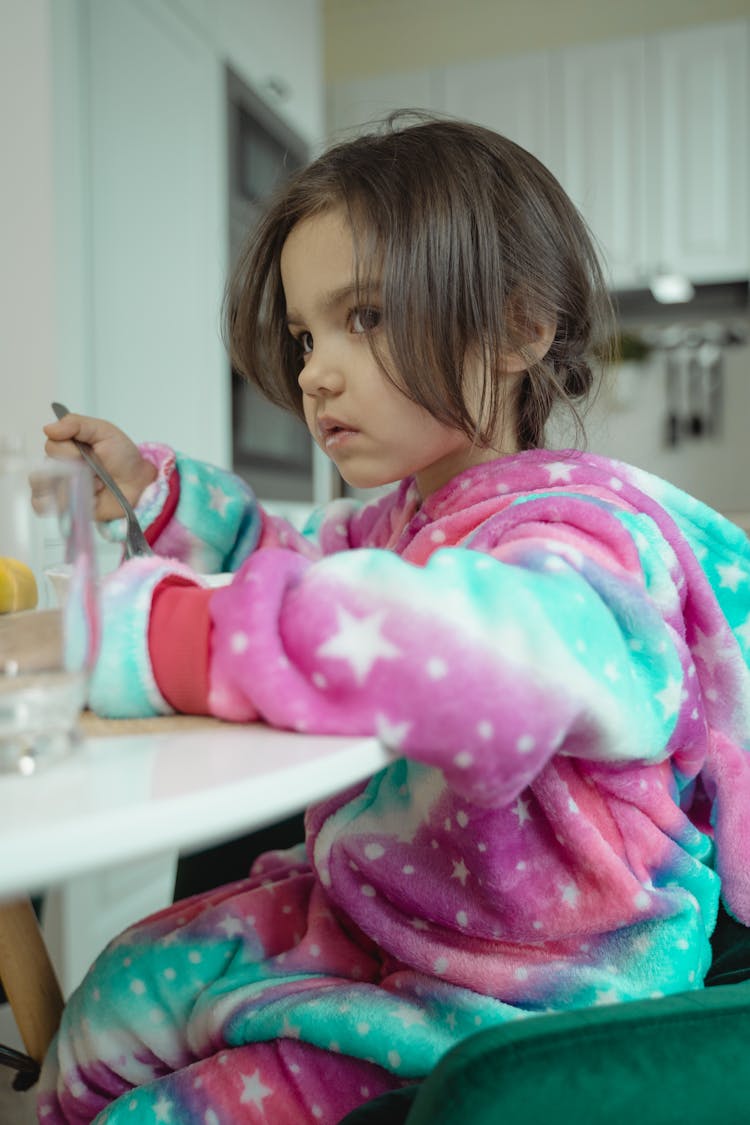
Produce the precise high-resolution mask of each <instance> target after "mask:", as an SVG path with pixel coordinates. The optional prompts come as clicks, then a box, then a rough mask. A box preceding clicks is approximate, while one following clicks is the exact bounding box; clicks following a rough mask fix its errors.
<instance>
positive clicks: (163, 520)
mask: <svg viewBox="0 0 750 1125" xmlns="http://www.w3.org/2000/svg"><path fill="white" fill-rule="evenodd" d="M167 483H168V485H169V492H168V493H167V499H166V500H165V501H164V507H163V508H162V510H161V511H160V512H159V515H158V516H157V517H156V519H155V520H154V522H153V523H152V524H150V526H149V527H147V528H146V542H147V543H148V544H149V545H150V546H151V547H153V545H154V543H155V542H156V540H157V539H158V538H159V536H160V535H161V533H162V531H163V530H164V528H165V527H166V526H167V524H168V523H169V521H170V520H171V518H172V516H173V515H174V514H175V511H176V509H177V503H178V501H179V499H180V474H179V473H178V472H177V470H176V469H175V470H174V471H173V472H172V474H171V475H170V477H169V481H168V482H167Z"/></svg>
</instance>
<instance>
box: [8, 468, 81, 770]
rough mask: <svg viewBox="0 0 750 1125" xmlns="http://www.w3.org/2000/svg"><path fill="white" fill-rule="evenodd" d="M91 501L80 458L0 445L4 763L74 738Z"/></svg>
mask: <svg viewBox="0 0 750 1125" xmlns="http://www.w3.org/2000/svg"><path fill="white" fill-rule="evenodd" d="M92 510H93V486H92V478H91V472H90V470H89V469H88V467H87V466H86V465H84V464H83V463H81V462H76V463H73V462H61V461H49V460H47V461H42V462H34V461H33V460H31V459H28V458H26V457H23V456H22V455H20V454H18V453H12V452H7V451H6V452H3V451H2V450H0V772H2V773H9V772H12V773H22V774H30V773H34V772H35V771H36V770H37V769H38V768H39V767H40V766H42V765H46V764H48V763H51V762H54V761H57V760H59V759H61V758H64V757H65V756H67V755H68V754H69V753H70V752H71V751H72V750H73V749H74V748H75V747H76V746H77V745H78V743H79V741H80V734H79V730H78V719H79V716H80V713H81V711H82V709H83V707H84V705H85V701H86V695H87V689H88V680H89V676H90V673H91V670H92V668H93V665H94V661H95V660H96V654H97V647H98V635H99V614H98V606H97V600H96V599H97V595H96V574H95V569H96V567H95V554H94V543H93V522H92ZM48 571H51V572H54V573H55V574H56V575H63V576H64V592H63V594H62V596H61V594H60V586H59V583H58V587H57V589H55V587H54V586H53V584H52V582H51V581H50V580H49V578H48V577H47V572H48Z"/></svg>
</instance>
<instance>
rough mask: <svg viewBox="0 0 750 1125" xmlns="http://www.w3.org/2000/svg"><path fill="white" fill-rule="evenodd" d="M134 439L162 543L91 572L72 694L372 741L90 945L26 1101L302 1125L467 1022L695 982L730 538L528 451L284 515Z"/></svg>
mask: <svg viewBox="0 0 750 1125" xmlns="http://www.w3.org/2000/svg"><path fill="white" fill-rule="evenodd" d="M143 450H144V453H145V454H146V455H147V456H149V457H150V458H151V459H152V460H154V462H155V463H156V464H157V465H158V467H159V479H158V480H157V481H156V482H155V483H154V484H153V485H152V486H151V487H150V489H149V490H147V493H146V494H145V495H144V497H143V499H142V502H141V506H140V507H141V514H142V515H143V517H144V519H145V520H146V522H148V523H150V524H151V531H150V535H151V538H152V539H153V540H155V546H156V549H157V550H158V551H159V552H160V553H161V555H162V556H164V557H157V558H153V559H136V560H133V561H130V562H128V563H126V564H124V565H123V566H122V567H121V568H120V569H119V570H118V571H117V572H116V573H115V574H114V575H113V576H112V577H111V578H110V579H109V580H108V581H107V583H106V585H105V591H104V595H103V605H104V611H103V612H104V630H103V632H104V642H103V648H102V654H101V657H100V660H99V663H98V667H97V672H96V676H95V679H94V683H93V686H92V705H93V706H94V707H95V708H96V709H97V710H99V711H101V712H102V713H104V714H107V715H113V716H117V715H120V716H122V715H146V714H153V713H167V712H169V711H170V709H171V708H172V707H173V706H174V707H177V708H179V709H180V710H187V711H202V712H204V713H210V714H213V715H216V716H219V717H222V718H225V719H229V720H234V721H238V722H245V721H251V720H257V719H263V720H265V721H266V722H268V723H270V724H272V725H274V726H279V727H286V728H290V729H293V730H299V731H310V732H318V733H346V734H358V735H368V734H372V733H377V734H378V735H379V737H380V738H381V739H382V740H383V742H384V743H385V744H386V745H387V746H388V747H389V748H390V749H391V750H392V753H393V760H392V762H391V764H390V765H388V766H387V767H386V768H385V769H383V770H382V771H381V772H380V773H378V774H377V775H376V776H375V777H373V778H371V779H370V780H369V781H367V782H363V783H361V784H358V785H356V786H354V787H352V788H350V789H349V790H348V791H346V792H343V793H340V794H338V795H337V796H335V797H333V798H330V799H329V800H327V801H324V802H323V803H321V804H319V805H317V806H315V807H312V808H310V809H309V811H308V814H307V818H306V842H305V845H304V847H300V848H299V849H295V850H293V851H291V852H285V853H273V854H270V855H266V856H263V857H261V858H260V859H259V860H258V861H257V862H256V863H255V865H254V867H253V871H252V873H251V875H250V877H249V878H248V879H247V880H244V881H241V882H239V883H235V884H233V885H231V886H228V887H222V888H220V889H218V890H216V891H213V892H210V893H208V894H204V895H200V896H196V897H195V898H192V899H189V900H186V901H184V902H180V903H176V904H175V905H174V906H172V907H170V908H169V909H167V910H165V911H163V912H161V913H159V914H157V915H154V916H152V917H151V918H148V919H146V920H145V921H143V922H141V923H139V924H138V925H135V926H133V927H132V928H131V929H130V930H128V931H127V932H126V933H124V934H122V935H121V936H120V937H119V938H117V939H116V940H115V941H114V942H113V943H112V944H111V945H110V946H109V947H108V948H107V949H106V950H105V951H104V952H103V953H102V955H101V956H100V957H99V959H98V960H97V961H96V963H95V965H94V966H93V968H92V969H91V971H90V973H89V975H88V977H87V978H86V980H85V981H84V983H83V984H82V985H81V987H80V988H79V990H78V991H77V992H76V993H74V995H73V996H72V998H71V999H70V1001H69V1003H68V1005H67V1008H66V1011H65V1014H64V1017H63V1022H62V1026H61V1028H60V1032H59V1034H58V1036H57V1038H56V1040H55V1042H54V1043H53V1045H52V1047H51V1049H50V1052H49V1054H48V1057H47V1060H46V1062H45V1066H44V1070H43V1075H42V1090H41V1094H40V1099H39V1114H40V1120H41V1121H43V1122H46V1123H48V1125H52V1123H59V1122H67V1123H69V1125H72V1123H76V1125H79V1123H83V1122H89V1121H91V1120H93V1119H94V1118H96V1121H97V1123H98V1125H104V1123H105V1122H107V1123H108V1125H124V1123H126V1122H127V1123H128V1125H140V1123H145V1122H149V1123H150V1122H165V1123H169V1125H178V1123H179V1125H225V1123H226V1125H229V1123H232V1125H234V1123H244V1122H269V1123H275V1125H282V1123H289V1125H300V1123H302V1122H310V1123H314V1122H324V1123H329V1125H333V1123H334V1122H337V1121H339V1120H340V1119H341V1117H343V1116H344V1115H345V1114H346V1113H347V1112H348V1111H349V1110H350V1109H352V1108H353V1107H354V1106H355V1105H357V1104H359V1103H361V1102H362V1101H365V1100H367V1099H368V1098H370V1097H373V1096H375V1095H376V1094H377V1093H379V1092H381V1091H383V1090H387V1089H389V1088H393V1087H395V1086H398V1085H400V1084H402V1083H404V1082H413V1081H416V1080H419V1079H420V1078H421V1077H422V1076H424V1075H425V1074H427V1073H428V1072H429V1071H430V1069H431V1068H432V1067H433V1066H434V1065H435V1063H436V1062H437V1060H438V1059H439V1058H440V1057H441V1055H443V1054H444V1052H445V1051H447V1050H448V1049H449V1048H450V1047H451V1046H452V1045H453V1044H455V1043H457V1042H459V1041H460V1040H462V1039H463V1038H465V1037H466V1036H468V1035H471V1034H472V1033H473V1032H475V1031H477V1030H478V1029H480V1028H485V1027H488V1026H490V1025H492V1024H497V1023H501V1022H503V1021H505V1020H509V1019H518V1018H521V1017H523V1018H535V1019H536V1018H543V1014H544V1013H545V1012H549V1011H553V1010H556V1009H561V1008H575V1007H583V1006H588V1005H594V1004H609V1003H612V1002H616V1001H622V1000H629V999H634V998H637V997H647V996H658V995H661V994H665V993H673V992H678V991H681V990H685V989H691V988H698V987H700V986H701V984H702V981H703V977H704V975H705V973H706V970H707V968H708V966H709V962H710V946H709V936H710V934H711V932H712V929H713V926H714V923H715V918H716V912H717V908H718V903H719V897H720V894H721V895H722V897H723V899H724V902H725V903H726V905H727V907H728V909H729V910H730V912H731V913H732V914H733V915H734V916H735V917H736V918H738V919H739V920H740V921H742V922H744V923H745V924H748V923H750V754H749V753H748V751H749V750H750V675H749V672H748V650H749V647H750V596H749V591H750V544H749V543H748V540H747V539H746V538H745V536H744V534H743V533H742V532H741V531H740V530H739V529H737V528H735V527H734V526H733V525H731V524H730V523H728V522H727V521H726V520H724V519H723V518H721V517H720V516H718V515H717V514H716V513H715V512H713V511H711V510H710V509H708V508H707V507H705V506H704V505H702V504H700V503H699V502H698V501H696V500H694V499H692V498H691V497H689V496H687V495H686V494H684V493H682V492H680V491H679V490H677V489H675V488H673V487H672V486H670V485H668V484H666V483H665V482H663V481H661V480H659V479H657V478H655V477H652V476H649V475H648V474H646V473H643V472H641V471H638V470H635V469H633V468H631V467H629V466H626V465H624V464H621V463H618V462H614V461H609V460H606V459H604V458H600V457H595V456H591V455H588V454H582V453H576V452H565V453H561V452H559V451H558V452H554V453H552V452H544V451H531V452H525V453H519V454H517V455H513V456H510V457H506V458H503V459H500V460H497V461H495V462H491V463H488V464H484V465H480V466H477V467H474V468H471V469H468V470H467V471H465V472H463V473H461V474H460V475H459V476H457V477H456V478H455V479H454V480H452V481H451V482H450V483H449V484H447V485H446V486H445V487H443V488H442V489H440V490H439V491H437V492H435V493H434V494H432V495H431V496H429V497H428V498H427V499H426V500H425V501H424V502H423V503H421V504H420V498H419V496H418V493H417V490H416V486H415V484H414V482H413V481H411V480H407V481H405V482H403V483H402V484H401V485H400V486H398V487H397V488H395V489H394V490H393V491H392V492H390V493H388V494H387V495H386V496H384V497H381V498H380V499H378V500H376V501H375V502H373V503H371V504H369V505H367V506H364V507H358V506H357V505H356V504H355V503H354V502H351V501H338V502H336V503H334V504H333V505H331V506H330V507H329V508H328V509H327V511H326V512H325V514H324V517H323V518H322V520H318V521H317V525H316V527H315V528H314V529H311V530H309V533H306V534H305V535H301V534H299V533H297V532H296V531H295V530H294V529H293V528H291V527H290V526H288V525H287V524H285V523H284V522H283V521H281V520H280V519H278V518H275V517H271V516H269V515H268V514H267V513H265V512H264V511H263V510H262V509H261V508H260V507H259V506H258V505H257V504H256V503H255V501H254V500H253V497H252V494H251V493H250V492H249V490H248V489H247V487H246V486H245V485H244V484H242V482H240V481H238V480H237V479H236V478H234V477H231V476H229V475H228V474H225V473H222V472H220V471H219V470H216V469H212V468H210V467H208V466H206V465H202V464H199V463H197V462H195V461H192V460H189V459H188V458H185V457H181V456H177V457H175V455H174V454H172V453H171V451H169V450H166V449H165V448H164V447H161V446H145V447H143ZM176 560H181V561H176ZM222 569H224V570H231V571H233V572H235V574H234V578H233V580H232V582H231V584H230V585H228V586H226V587H224V588H221V589H205V588H203V587H202V586H201V581H202V580H201V579H200V578H199V577H197V576H196V572H198V573H200V572H203V573H206V572H209V571H218V570H222ZM97 1114H99V1116H98V1117H97V1116H96V1115H97Z"/></svg>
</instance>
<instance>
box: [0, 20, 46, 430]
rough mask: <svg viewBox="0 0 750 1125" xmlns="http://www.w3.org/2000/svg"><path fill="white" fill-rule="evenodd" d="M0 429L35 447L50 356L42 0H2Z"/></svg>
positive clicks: (0, 66)
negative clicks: (19, 437)
mask: <svg viewBox="0 0 750 1125" xmlns="http://www.w3.org/2000/svg"><path fill="white" fill-rule="evenodd" d="M0 29H1V32H0V152H2V174H1V175H0V434H11V435H14V436H18V435H20V436H21V437H22V438H23V439H24V440H25V442H26V444H27V446H28V448H29V450H32V451H33V450H36V449H39V450H40V451H41V448H42V435H41V426H42V424H43V422H44V421H45V420H46V419H47V418H49V417H51V415H50V410H49V402H50V399H52V398H53V397H54V395H55V389H56V386H57V362H58V347H57V343H58V310H57V294H56V276H57V275H56V262H55V246H54V206H55V204H54V194H53V183H52V160H53V157H52V132H53V126H52V96H51V65H50V0H0Z"/></svg>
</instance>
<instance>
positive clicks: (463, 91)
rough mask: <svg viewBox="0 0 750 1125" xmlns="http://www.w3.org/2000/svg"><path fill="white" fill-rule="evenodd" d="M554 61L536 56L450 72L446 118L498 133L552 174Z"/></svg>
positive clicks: (466, 66)
mask: <svg viewBox="0 0 750 1125" xmlns="http://www.w3.org/2000/svg"><path fill="white" fill-rule="evenodd" d="M551 57H552V56H551V54H550V53H548V52H535V53H534V54H531V55H523V56H520V55H519V56H514V57H507V58H500V59H483V60H481V61H479V62H474V63H461V64H459V65H454V66H447V67H446V68H445V72H444V84H445V96H444V105H445V109H446V112H447V113H450V114H452V115H453V116H454V117H460V118H465V119H466V120H468V121H474V122H476V123H477V124H478V125H484V126H486V127H487V128H489V129H495V130H496V131H497V132H498V133H502V134H503V135H504V136H506V137H509V138H510V140H512V141H515V142H516V143H517V144H520V145H522V146H523V147H524V148H526V149H528V150H529V152H533V154H534V155H535V156H537V157H538V158H539V159H540V160H541V161H542V162H543V163H544V164H546V165H547V166H548V167H549V168H551V169H552V170H553V171H554V163H555V156H556V153H555V150H554V148H553V145H552V131H551V105H552V101H553V91H552V85H551V75H550V69H551V68H550V60H551Z"/></svg>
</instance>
